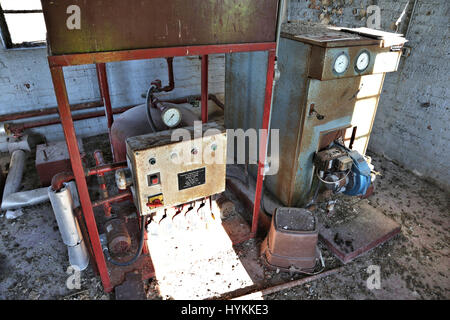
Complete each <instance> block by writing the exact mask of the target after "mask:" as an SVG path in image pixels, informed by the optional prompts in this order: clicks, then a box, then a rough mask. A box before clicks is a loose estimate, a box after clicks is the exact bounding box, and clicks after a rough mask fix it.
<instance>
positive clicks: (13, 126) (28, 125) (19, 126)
mask: <svg viewBox="0 0 450 320" xmlns="http://www.w3.org/2000/svg"><path fill="white" fill-rule="evenodd" d="M133 107H135V106H129V107H122V108H116V109H113V114H117V113H123V112H125V111H127V110H129V109H131V108H133ZM104 115H105V111H104V110H101V111H94V112H89V113H85V114H78V115H74V116H73V117H72V119H73V121H79V120H86V119H91V118H98V117H102V116H104ZM60 123H61V119H60V118H59V117H57V118H56V117H55V118H52V119H48V120H39V121H32V122H23V123H10V124H9V125H8V128H9V130H10V131H11V132H12V133H13V134H16V135H17V134H20V133H22V132H23V131H24V130H26V129H32V128H38V127H45V126H50V125H54V124H60Z"/></svg>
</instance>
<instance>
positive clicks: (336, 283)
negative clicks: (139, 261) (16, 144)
mask: <svg viewBox="0 0 450 320" xmlns="http://www.w3.org/2000/svg"><path fill="white" fill-rule="evenodd" d="M83 143H84V147H85V151H86V152H87V154H88V155H90V154H92V152H93V151H94V150H95V149H101V150H103V151H104V154H105V160H106V161H110V152H109V145H108V138H107V136H106V135H102V136H97V137H92V138H88V139H84V140H83ZM371 156H372V157H373V163H374V165H375V168H376V169H377V170H378V171H379V172H380V173H381V175H380V176H378V177H377V180H376V182H375V185H376V191H375V194H374V195H373V196H372V197H371V198H370V199H369V201H370V204H371V205H372V206H374V207H376V208H378V209H379V210H381V211H382V212H383V213H384V214H386V215H387V216H389V217H391V218H392V219H394V220H395V221H397V222H398V223H400V224H401V226H402V232H401V234H399V235H397V236H396V237H395V238H393V239H391V240H390V241H389V242H387V243H385V244H384V245H382V246H380V247H378V248H375V249H374V250H372V251H370V252H369V253H367V254H365V255H363V256H361V257H359V258H357V259H356V260H354V261H352V262H350V263H349V264H347V265H345V266H344V270H343V271H342V272H340V273H339V274H336V275H332V276H329V277H327V278H324V279H321V280H317V281H315V282H311V283H309V284H306V285H303V286H299V287H296V288H294V289H290V290H285V291H281V292H278V293H276V294H272V295H269V296H265V297H264V298H265V299H449V298H450V292H449V290H450V280H449V266H450V257H449V253H450V252H449V244H450V241H449V240H450V239H449V227H450V209H449V208H450V197H449V193H448V192H445V191H443V190H440V189H438V188H436V187H435V186H433V185H432V184H430V183H428V182H426V181H424V180H421V179H419V178H418V177H416V176H415V175H413V174H412V173H410V172H408V171H407V170H405V169H403V168H401V167H400V166H398V165H397V164H395V163H393V162H391V161H389V160H386V159H385V158H382V157H378V156H376V155H371ZM34 157H35V154H34V153H33V152H32V153H31V154H30V155H29V157H28V160H27V166H26V174H25V175H24V179H23V190H29V189H31V188H35V187H38V186H39V182H38V177H37V174H36V171H35V169H34ZM0 158H1V159H2V161H1V163H5V162H7V158H8V155H7V154H2V155H0ZM5 159H6V161H5ZM88 161H89V165H93V159H92V158H91V157H90V156H89V158H88ZM93 192H94V193H96V192H95V190H94V191H93ZM94 196H98V194H94ZM23 211H24V214H23V215H22V216H20V217H19V218H17V219H15V220H7V219H6V218H5V216H4V212H2V213H1V214H0V235H1V238H0V239H1V241H0V299H80V300H86V299H114V294H107V293H105V292H104V291H103V289H102V285H101V281H100V279H99V277H98V276H96V275H95V274H94V272H93V271H92V269H91V268H88V269H87V270H86V271H83V272H82V275H81V286H80V288H79V289H75V290H71V289H68V288H67V286H66V282H67V279H68V277H69V276H70V275H69V274H67V273H66V271H67V267H68V266H69V265H68V257H67V249H66V247H65V245H64V244H63V243H62V241H61V237H60V234H59V231H58V227H57V224H56V220H55V218H54V215H53V212H52V209H51V206H50V204H49V203H45V204H42V205H36V206H32V207H29V208H25V209H24V210H23ZM321 248H322V250H323V253H324V257H325V259H326V262H327V269H330V268H332V267H335V266H339V265H341V264H340V262H338V261H337V259H335V258H334V257H333V256H332V255H331V254H330V253H329V252H328V251H327V249H326V248H324V247H323V246H322V245H321ZM240 250H244V251H245V244H244V245H241V246H238V247H237V248H236V252H239V251H240ZM371 265H377V266H379V267H380V271H381V274H380V275H381V288H380V289H375V290H369V289H368V288H367V285H366V280H367V278H368V277H369V276H370V274H369V273H367V268H368V267H369V266H371ZM268 274H269V273H268ZM271 276H273V275H269V277H271ZM277 276H278V277H284V278H286V279H288V278H289V277H288V276H286V275H275V277H277ZM149 287H154V286H153V284H152V283H150V286H149ZM150 296H151V295H150ZM155 298H160V297H157V296H156V297H155Z"/></svg>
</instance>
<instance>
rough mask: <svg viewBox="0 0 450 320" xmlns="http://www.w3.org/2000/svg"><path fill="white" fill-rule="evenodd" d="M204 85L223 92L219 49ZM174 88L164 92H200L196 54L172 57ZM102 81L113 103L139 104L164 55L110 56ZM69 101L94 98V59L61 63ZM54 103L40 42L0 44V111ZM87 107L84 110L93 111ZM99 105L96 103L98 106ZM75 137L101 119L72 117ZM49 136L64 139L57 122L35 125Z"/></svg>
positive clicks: (162, 70) (100, 127)
mask: <svg viewBox="0 0 450 320" xmlns="http://www.w3.org/2000/svg"><path fill="white" fill-rule="evenodd" d="M209 60H210V61H209V72H210V76H209V91H210V93H223V92H224V79H225V69H224V68H225V65H224V57H223V55H211V56H210V58H209ZM174 70H175V84H176V90H174V91H173V92H171V93H168V94H166V95H167V96H168V97H172V96H185V95H193V94H200V60H199V58H198V57H187V58H180V57H177V58H175V59H174ZM107 73H108V82H109V87H110V93H111V103H112V105H113V108H115V107H122V106H129V105H135V104H141V103H144V102H145V99H143V98H142V97H141V94H143V93H146V92H147V89H148V87H149V86H150V83H151V81H153V80H155V79H161V80H162V82H163V85H165V84H167V82H168V74H167V63H166V60H165V59H153V60H140V61H127V62H115V63H109V64H107ZM64 74H65V79H66V85H67V91H68V95H69V101H70V103H81V102H88V101H93V100H99V99H100V92H99V88H98V82H97V75H96V69H95V66H94V65H87V66H74V67H67V68H64ZM55 106H56V98H55V94H54V91H53V84H52V81H51V76H50V71H49V68H48V63H47V51H46V49H45V48H34V49H23V50H3V49H0V114H7V113H12V112H20V111H28V110H34V109H40V108H48V107H55ZM94 110H95V109H93V110H90V111H94ZM99 110H101V109H99ZM75 129H76V131H77V134H78V135H79V136H80V137H86V136H90V135H96V134H100V133H104V132H106V131H107V127H106V119H105V118H95V119H88V120H82V121H76V122H75ZM32 131H33V132H37V133H41V134H43V135H44V136H46V137H47V139H48V140H49V141H53V140H61V139H64V135H63V131H62V127H61V125H53V126H48V127H42V128H36V129H33V130H32Z"/></svg>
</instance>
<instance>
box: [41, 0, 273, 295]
mask: <svg viewBox="0 0 450 320" xmlns="http://www.w3.org/2000/svg"><path fill="white" fill-rule="evenodd" d="M69 7H71V8H72V9H73V8H75V9H73V10H75V11H70V10H69V11H68V8H69ZM42 8H43V12H44V18H45V22H46V26H47V38H48V48H49V57H48V60H49V66H50V70H51V75H52V80H53V85H54V89H55V94H56V98H57V102H58V110H59V115H60V119H61V124H62V127H63V130H64V134H65V139H66V143H67V147H68V151H69V155H70V161H71V167H72V172H65V173H61V174H58V175H56V176H55V177H54V178H53V180H52V186H51V187H50V190H49V192H53V193H55V194H57V193H59V192H62V190H65V188H66V186H67V182H68V181H71V180H75V181H76V189H77V191H78V195H79V200H80V201H79V202H80V204H81V206H80V207H77V208H70V210H68V212H69V213H70V212H73V214H74V215H75V216H76V217H77V218H78V222H79V223H78V224H77V223H73V224H72V225H74V226H75V227H74V228H73V229H74V230H73V232H76V233H78V234H79V235H83V236H84V238H85V239H89V241H88V242H86V244H88V246H87V247H88V248H87V249H88V251H89V252H90V255H91V257H92V258H93V260H94V261H95V264H94V265H93V266H94V267H95V269H96V270H97V271H98V272H99V274H100V277H101V280H102V283H103V286H104V288H105V290H106V291H107V292H110V291H111V290H112V289H113V288H114V287H115V286H117V285H118V284H120V283H121V282H122V281H123V280H124V278H125V276H124V275H125V274H126V273H128V272H130V271H133V270H136V269H139V270H141V273H142V277H143V279H147V278H149V277H152V276H153V275H154V268H153V266H152V263H151V259H150V257H149V255H148V247H147V246H146V243H145V241H144V240H145V239H146V227H147V223H148V221H150V219H151V217H153V216H154V215H155V214H157V213H158V212H161V211H162V212H164V210H166V209H167V210H172V211H175V212H178V211H180V210H181V209H182V208H185V207H186V206H184V203H186V202H193V201H195V200H198V199H200V202H201V204H200V206H205V205H206V203H207V201H208V199H210V196H211V195H213V194H216V193H220V192H222V191H223V190H224V188H225V161H222V160H223V159H222V157H225V156H226V150H225V145H226V144H225V143H224V142H225V140H226V135H225V133H224V131H223V128H222V127H221V126H219V125H217V124H214V123H208V124H206V123H207V122H208V99H210V100H213V101H215V102H216V103H217V104H218V105H219V106H220V105H221V103H220V102H219V101H218V100H217V98H216V97H215V96H214V95H209V94H208V55H209V54H223V53H225V54H230V53H233V54H234V53H236V52H252V51H265V52H267V53H268V57H267V65H266V72H265V75H264V77H265V79H266V83H267V85H266V87H265V90H264V91H263V92H262V93H261V94H262V99H263V100H264V101H265V102H264V104H263V106H262V107H263V109H264V110H265V115H266V116H264V117H262V119H261V120H262V121H263V125H262V126H263V127H268V122H269V117H268V116H267V115H268V114H269V113H270V106H271V96H272V83H273V77H274V66H275V49H276V39H277V34H279V32H277V26H278V21H279V1H278V0H262V1H261V0H249V1H245V2H242V1H240V0H225V1H217V2H215V1H203V0H193V1H189V2H187V1H184V0H170V1H167V0H164V1H163V0H155V1H139V0H131V1H121V0H111V1H108V4H107V5H106V4H105V2H104V1H94V0H92V1H82V0H62V1H50V0H42ZM77 10H78V12H79V14H80V16H79V17H78V18H79V19H80V20H79V22H80V25H79V28H68V27H67V24H66V22H67V19H68V13H67V12H72V13H74V12H77ZM181 56H200V57H201V74H202V77H201V95H200V96H198V97H186V98H180V99H174V100H171V101H163V100H161V99H159V98H158V93H160V92H168V91H172V90H173V89H174V88H175V87H176V86H175V83H174V77H173V57H181ZM153 58H166V59H167V63H168V72H169V84H168V85H167V86H163V85H162V83H161V81H159V80H155V81H153V82H152V83H151V85H150V89H149V91H148V92H147V95H146V104H144V105H141V106H138V107H134V108H131V109H130V110H128V111H126V112H124V113H123V114H122V115H121V116H120V117H118V118H116V119H114V117H113V114H114V110H115V109H114V110H113V108H112V106H111V98H110V93H109V88H108V80H107V70H106V63H109V62H116V61H127V60H141V59H153ZM85 64H96V69H97V76H98V81H99V87H100V93H101V98H102V100H103V104H104V107H105V114H106V118H107V120H108V128H109V133H110V141H111V148H112V153H113V158H114V162H113V163H109V164H108V163H104V161H103V157H102V155H101V153H98V152H96V155H95V160H96V166H95V167H93V168H87V166H86V165H85V164H84V163H83V161H82V159H81V157H80V152H79V148H78V145H77V140H76V134H75V130H74V126H73V118H72V115H71V109H70V105H69V99H68V96H67V90H66V86H65V80H64V74H63V67H67V66H73V65H85ZM197 100H199V101H200V102H201V114H200V116H198V115H196V114H194V113H193V112H192V110H189V108H187V109H186V108H182V107H181V106H180V105H179V103H183V102H193V101H197ZM199 118H200V119H201V121H202V122H203V123H204V124H205V125H204V129H210V130H211V129H214V130H215V131H214V132H215V133H214V134H206V135H205V136H202V137H200V138H198V137H197V136H196V135H195V132H194V131H195V129H193V128H191V127H190V126H191V125H192V123H193V121H194V120H197V119H199ZM180 127H185V128H187V129H188V132H191V133H192V134H193V140H192V144H193V146H192V145H188V144H187V143H185V142H173V141H172V140H171V139H170V137H171V135H172V133H173V129H176V128H180ZM260 146H261V148H262V150H263V151H264V150H265V147H266V145H265V143H264V141H262V142H261V145H260ZM202 153H203V154H205V153H207V154H209V156H210V157H212V158H216V160H220V161H216V162H214V163H212V164H205V163H202V162H200V163H199V162H198V161H192V162H189V161H187V162H181V163H180V162H176V160H177V159H176V158H178V157H182V156H183V155H189V156H191V157H192V158H193V159H194V160H195V159H196V157H198V156H200V155H201V154H202ZM217 158H219V159H217ZM108 172H115V176H116V180H117V182H118V183H117V186H118V189H119V190H120V192H118V193H117V194H116V195H110V194H109V192H108V190H110V189H111V188H107V186H106V182H107V181H106V180H105V177H104V175H105V174H106V173H108ZM88 176H97V177H98V182H99V185H100V190H101V195H102V197H101V198H100V199H98V200H96V201H91V197H90V195H89V192H88V185H87V180H86V177H88ZM262 179H263V177H262V174H261V175H260V176H259V177H258V181H259V183H260V184H262ZM260 189H261V188H260ZM260 196H261V190H259V191H257V192H256V195H255V198H256V199H258V198H260ZM68 200H69V201H68V203H72V202H73V201H70V196H68ZM125 200H131V201H132V203H134V204H135V207H136V208H135V209H134V210H135V211H137V212H136V213H137V217H139V220H138V223H135V221H136V220H134V221H132V223H131V224H130V221H131V220H130V219H127V216H126V217H121V216H120V212H114V210H113V209H112V208H111V204H113V203H117V202H123V201H125ZM255 203H259V201H255ZM187 207H189V206H187ZM94 208H103V211H104V215H103V217H100V216H99V215H98V212H97V214H96V215H94V210H93V209H94ZM136 209H137V210H136ZM187 209H188V210H189V208H187ZM258 214H259V205H256V206H255V208H254V210H253V222H252V226H251V229H250V228H249V229H248V230H249V232H248V234H247V235H246V236H245V239H249V238H251V237H254V236H255V234H256V228H257V226H258ZM78 226H79V227H78ZM77 239H78V238H77ZM241 240H242V239H241ZM136 242H138V244H136ZM133 244H134V245H133ZM133 250H135V251H133ZM141 252H142V253H143V254H141ZM79 253H80V254H82V253H83V252H81V251H80V252H79ZM116 254H119V256H117V255H116ZM120 254H122V256H120ZM83 261H85V260H83Z"/></svg>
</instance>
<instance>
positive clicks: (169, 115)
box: [162, 108, 181, 128]
mask: <svg viewBox="0 0 450 320" xmlns="http://www.w3.org/2000/svg"><path fill="white" fill-rule="evenodd" d="M162 119H163V121H164V124H165V125H166V126H168V127H169V128H174V127H176V126H177V125H179V124H180V122H181V112H180V110H178V109H177V108H168V109H166V110H164V112H163V114H162Z"/></svg>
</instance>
